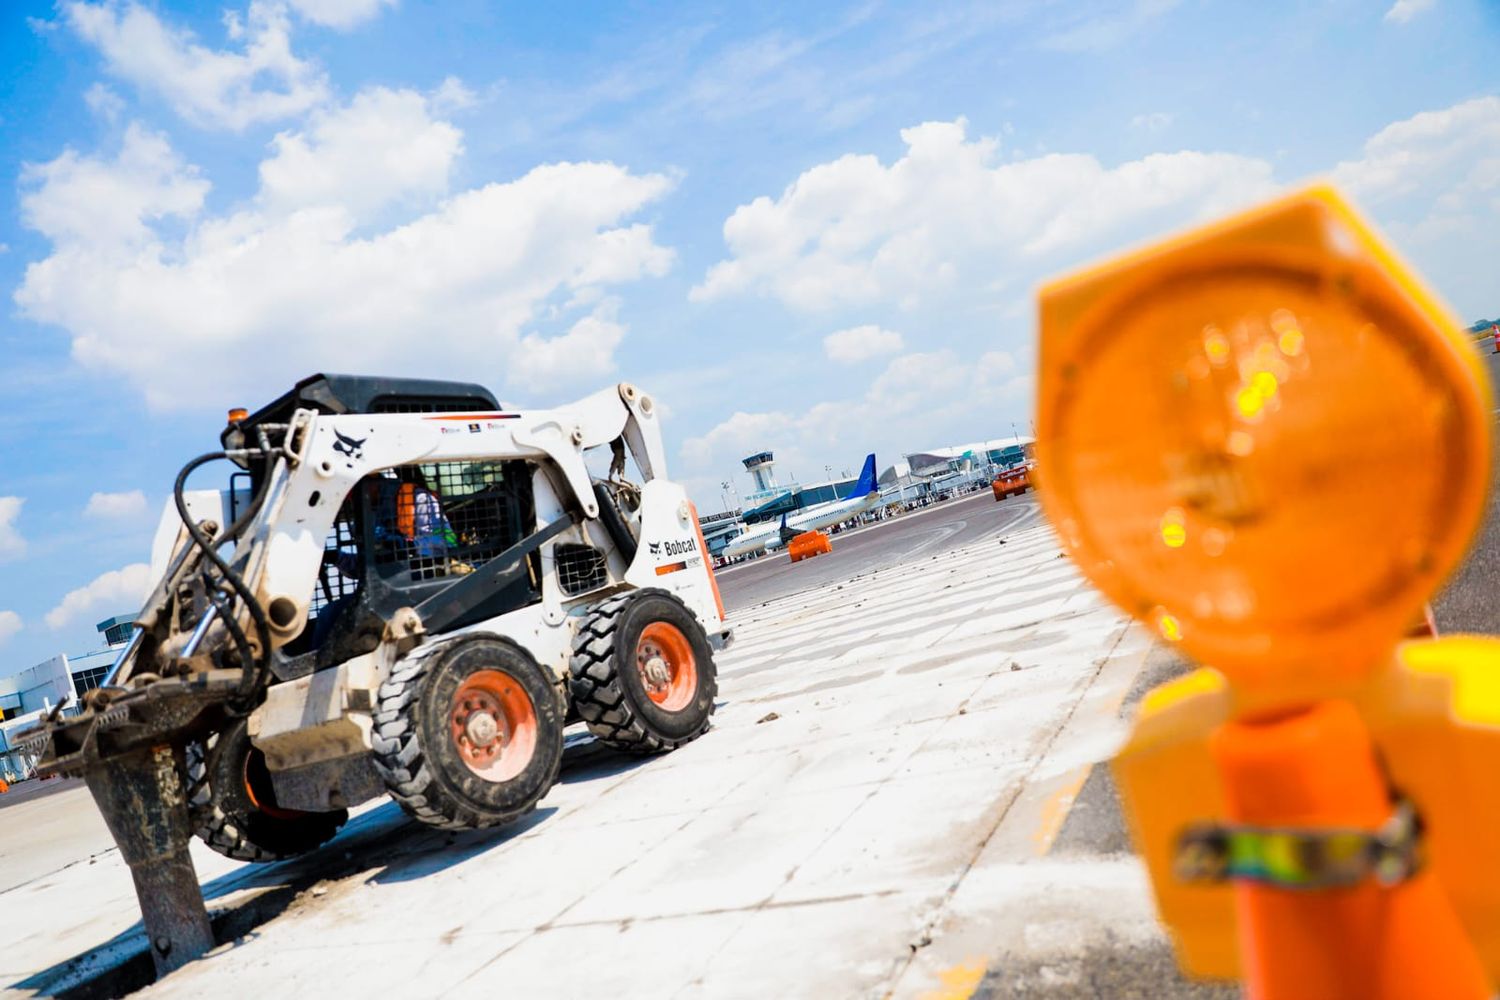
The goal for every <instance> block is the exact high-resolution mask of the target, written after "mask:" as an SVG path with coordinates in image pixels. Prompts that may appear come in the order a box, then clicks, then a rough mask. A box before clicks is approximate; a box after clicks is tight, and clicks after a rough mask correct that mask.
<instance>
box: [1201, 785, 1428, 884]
mask: <svg viewBox="0 0 1500 1000" xmlns="http://www.w3.org/2000/svg"><path fill="white" fill-rule="evenodd" d="M1421 863H1422V824H1421V822H1420V820H1419V819H1418V817H1417V811H1416V808H1415V807H1414V806H1413V805H1412V804H1411V803H1410V802H1407V801H1402V802H1399V803H1397V805H1396V809H1395V811H1394V812H1393V813H1392V814H1391V817H1390V819H1388V820H1387V821H1386V822H1385V824H1384V825H1382V826H1381V828H1380V829H1379V830H1376V831H1374V832H1373V833H1371V832H1368V831H1364V830H1296V829H1269V828H1265V827H1255V826H1234V825H1227V824H1216V823H1205V824H1203V825H1201V826H1195V827H1189V828H1188V829H1187V830H1184V831H1183V833H1182V835H1181V837H1179V838H1178V841H1177V856H1176V859H1175V869H1176V874H1177V877H1178V878H1180V879H1182V880H1183V881H1185V882H1226V881H1245V882H1256V883H1259V884H1261V885H1269V886H1276V887H1277V888H1282V889H1336V888H1343V887H1346V886H1352V885H1358V884H1359V883H1361V882H1363V881H1365V880H1366V879H1369V878H1373V879H1374V880H1375V881H1376V882H1377V883H1379V884H1380V885H1382V886H1392V885H1396V884H1397V883H1399V882H1404V881H1406V880H1407V879H1409V878H1411V877H1412V876H1413V875H1415V874H1416V873H1417V871H1418V869H1419V868H1420V867H1421Z"/></svg>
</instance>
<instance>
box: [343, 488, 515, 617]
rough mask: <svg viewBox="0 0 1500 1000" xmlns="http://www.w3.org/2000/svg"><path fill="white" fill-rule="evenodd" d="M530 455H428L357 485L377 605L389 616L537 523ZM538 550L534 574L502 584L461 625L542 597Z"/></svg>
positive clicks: (367, 573) (366, 569)
mask: <svg viewBox="0 0 1500 1000" xmlns="http://www.w3.org/2000/svg"><path fill="white" fill-rule="evenodd" d="M532 472H533V467H532V465H531V463H529V462H526V461H524V460H520V459H510V460H505V461H455V462H424V463H420V464H417V465H408V466H401V467H398V468H395V469H387V470H385V471H384V472H381V473H377V474H375V475H372V476H367V477H365V479H364V480H362V481H361V482H360V484H359V486H358V487H356V490H355V493H357V494H358V496H357V498H356V503H355V504H354V505H353V507H354V508H355V509H357V511H358V514H357V517H358V526H357V530H358V537H359V538H360V550H361V556H362V559H363V576H364V579H365V580H366V581H368V584H369V590H370V596H369V602H370V607H371V608H372V610H374V611H375V612H376V613H377V614H379V615H380V616H381V617H382V618H388V617H389V616H390V615H392V614H394V613H395V612H396V611H397V610H398V609H400V608H402V607H413V606H415V605H417V604H420V603H421V602H422V601H423V600H425V599H426V598H428V597H430V596H432V595H433V594H435V593H437V592H438V591H441V590H442V589H443V588H445V587H447V586H449V585H450V584H452V583H453V582H455V581H456V580H457V579H458V578H460V577H463V576H467V575H468V574H470V573H472V572H474V570H475V569H476V568H477V567H479V566H482V565H483V564H484V563H486V562H488V561H489V560H490V559H493V558H494V557H495V556H497V555H499V554H500V553H501V552H503V551H505V550H506V549H507V548H509V547H510V546H512V545H514V544H516V543H517V542H519V541H521V540H522V539H523V538H525V537H526V536H527V535H529V534H530V533H531V532H532V531H533V530H534V528H535V526H536V512H535V508H534V506H533V503H532ZM540 580H541V576H540V572H539V570H538V567H537V566H536V565H535V557H534V555H533V557H532V559H531V564H530V565H529V566H528V572H527V574H526V575H525V576H524V577H523V578H522V579H520V580H517V581H516V582H515V583H513V584H511V585H510V586H508V587H503V588H500V589H498V590H496V591H495V592H494V593H493V594H492V595H491V596H490V597H489V598H488V599H487V600H485V601H484V602H483V603H481V604H479V605H478V606H477V607H475V608H474V609H472V610H471V611H470V612H469V613H468V614H466V615H465V616H464V618H463V619H462V620H460V622H459V623H458V625H459V627H461V626H462V625H466V624H471V623H472V622H475V621H483V620H484V619H486V618H492V617H494V616H496V615H500V614H504V613H505V612H507V611H513V610H515V609H516V608H520V607H525V606H526V605H528V604H533V603H535V602H537V601H539V600H541V588H540Z"/></svg>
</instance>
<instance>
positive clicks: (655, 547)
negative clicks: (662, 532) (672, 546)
mask: <svg viewBox="0 0 1500 1000" xmlns="http://www.w3.org/2000/svg"><path fill="white" fill-rule="evenodd" d="M646 547H647V548H649V549H650V550H651V554H652V555H653V556H659V555H661V542H647V543H646Z"/></svg>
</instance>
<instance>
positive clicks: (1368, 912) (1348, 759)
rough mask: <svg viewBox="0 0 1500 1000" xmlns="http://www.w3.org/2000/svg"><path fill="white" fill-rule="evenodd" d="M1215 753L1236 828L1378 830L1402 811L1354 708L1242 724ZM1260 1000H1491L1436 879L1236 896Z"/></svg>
mask: <svg viewBox="0 0 1500 1000" xmlns="http://www.w3.org/2000/svg"><path fill="white" fill-rule="evenodd" d="M1210 751H1211V753H1212V755H1213V758H1214V762H1215V764H1216V765H1217V766H1218V769H1219V773H1220V775H1221V777H1222V779H1223V784H1224V792H1225V800H1226V806H1227V809H1228V812H1229V820H1230V821H1231V822H1233V823H1237V824H1246V825H1251V826H1258V827H1280V828H1287V827H1293V828H1301V829H1334V828H1340V829H1345V830H1348V829H1361V830H1367V831H1374V830H1376V829H1377V828H1378V827H1380V825H1381V824H1382V823H1384V822H1385V821H1386V819H1388V818H1389V817H1390V815H1391V813H1392V812H1393V810H1394V804H1393V802H1392V799H1391V792H1390V789H1389V787H1388V786H1387V785H1386V782H1385V778H1384V776H1383V775H1382V773H1381V770H1380V766H1379V763H1378V762H1377V761H1376V758H1375V752H1374V748H1373V746H1372V745H1371V742H1370V736H1369V732H1368V731H1367V730H1366V728H1365V725H1364V722H1363V721H1362V720H1361V719H1360V717H1359V713H1358V712H1357V711H1355V709H1354V707H1353V706H1352V705H1350V704H1348V703H1347V702H1342V701H1326V702H1321V703H1319V704H1316V705H1313V706H1311V707H1308V708H1303V709H1299V710H1297V711H1294V712H1292V713H1289V714H1286V715H1281V716H1277V717H1274V718H1269V719H1259V720H1244V721H1235V722H1229V723H1226V724H1224V725H1223V726H1221V727H1219V729H1218V730H1217V731H1216V732H1215V733H1214V735H1213V737H1212V739H1211V741H1210ZM1235 907H1236V913H1237V917H1238V920H1237V924H1238V927H1239V945H1240V956H1241V965H1242V968H1243V978H1244V984H1245V992H1246V996H1247V997H1249V998H1251V1000H1306V998H1308V997H1318V998H1321V1000H1396V998H1398V997H1400V998H1404V1000H1470V998H1472V1000H1483V998H1487V997H1490V996H1491V995H1492V990H1491V987H1490V984H1489V981H1488V979H1487V977H1486V975H1485V972H1484V967H1483V966H1482V965H1481V964H1480V961H1479V956H1478V954H1477V953H1476V952H1475V950H1474V947H1473V945H1472V943H1471V942H1470V941H1469V939H1468V937H1467V936H1466V935H1465V933H1464V929H1463V927H1462V925H1461V924H1460V923H1459V922H1458V918H1457V916H1456V915H1455V914H1454V912H1453V907H1452V905H1451V904H1450V903H1449V901H1448V899H1447V897H1446V896H1445V895H1444V894H1443V891H1442V888H1441V887H1440V886H1439V885H1438V883H1437V881H1436V879H1435V878H1434V877H1433V876H1432V874H1431V873H1430V872H1428V871H1420V870H1419V871H1418V872H1417V874H1416V875H1415V876H1414V877H1412V878H1409V879H1407V880H1405V881H1403V882H1400V883H1398V884H1396V885H1394V886H1392V887H1390V888H1386V887H1383V886H1380V885H1379V884H1377V883H1376V882H1374V881H1373V880H1368V879H1367V880H1366V881H1365V882H1363V883H1361V884H1360V885H1358V886H1353V887H1349V888H1339V889H1292V888H1283V887H1279V886H1268V885H1262V884H1258V883H1253V882H1239V883H1236V885H1235Z"/></svg>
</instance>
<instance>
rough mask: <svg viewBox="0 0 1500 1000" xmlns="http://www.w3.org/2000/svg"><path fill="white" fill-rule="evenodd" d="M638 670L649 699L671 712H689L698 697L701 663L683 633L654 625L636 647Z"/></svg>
mask: <svg viewBox="0 0 1500 1000" xmlns="http://www.w3.org/2000/svg"><path fill="white" fill-rule="evenodd" d="M635 666H636V670H638V671H639V672H640V675H641V683H642V684H643V685H644V686H645V688H646V697H648V698H650V699H651V700H652V701H653V702H655V703H656V704H657V705H659V706H661V708H663V709H664V710H666V711H668V712H677V711H681V710H682V709H684V708H686V707H687V706H688V705H690V704H691V703H692V701H693V698H694V697H695V696H696V695H697V694H698V661H697V659H696V658H695V657H694V656H693V647H692V644H691V643H689V642H688V640H687V636H685V635H683V634H682V630H681V629H680V628H678V627H677V626H676V625H673V624H671V623H669V622H652V623H651V624H650V625H647V626H646V627H645V628H644V629H642V630H641V637H640V638H639V639H637V640H636V643H635Z"/></svg>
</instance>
